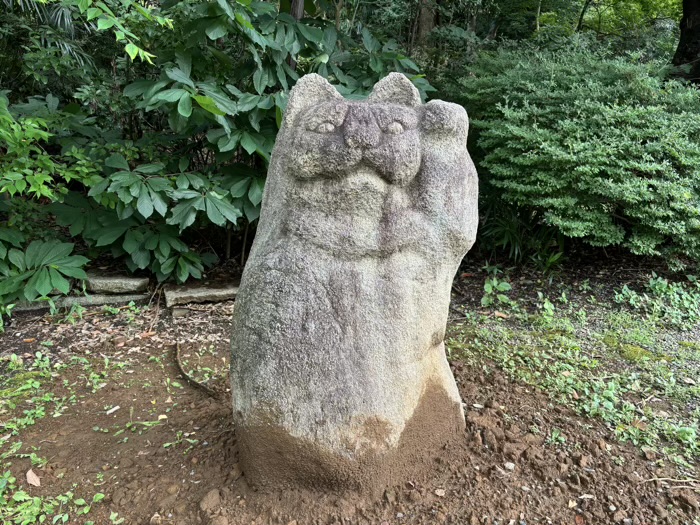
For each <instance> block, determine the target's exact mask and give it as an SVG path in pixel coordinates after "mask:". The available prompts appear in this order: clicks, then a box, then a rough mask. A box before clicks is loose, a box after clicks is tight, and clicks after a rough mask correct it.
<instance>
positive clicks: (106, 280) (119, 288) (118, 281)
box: [86, 274, 148, 293]
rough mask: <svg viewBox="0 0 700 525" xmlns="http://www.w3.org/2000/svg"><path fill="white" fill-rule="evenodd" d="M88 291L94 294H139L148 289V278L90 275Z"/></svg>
mask: <svg viewBox="0 0 700 525" xmlns="http://www.w3.org/2000/svg"><path fill="white" fill-rule="evenodd" d="M86 286H87V289H88V290H89V291H90V292H94V293H138V292H145V291H146V290H147V289H148V277H129V276H125V275H111V276H106V275H94V274H88V279H87V284H86Z"/></svg>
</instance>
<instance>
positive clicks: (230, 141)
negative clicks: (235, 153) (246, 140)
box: [216, 131, 241, 153]
mask: <svg viewBox="0 0 700 525" xmlns="http://www.w3.org/2000/svg"><path fill="white" fill-rule="evenodd" d="M240 138H241V133H240V132H239V131H236V132H234V133H231V136H230V137H226V136H224V137H222V138H221V139H219V141H218V142H217V144H216V145H217V146H218V148H219V151H220V152H222V153H224V152H226V151H231V150H233V149H235V148H236V146H238V141H239V140H240Z"/></svg>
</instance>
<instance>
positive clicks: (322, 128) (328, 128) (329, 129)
mask: <svg viewBox="0 0 700 525" xmlns="http://www.w3.org/2000/svg"><path fill="white" fill-rule="evenodd" d="M314 131H318V132H319V133H333V132H334V131H335V126H334V125H333V124H331V123H330V122H323V123H322V124H319V125H318V126H316V129H314Z"/></svg>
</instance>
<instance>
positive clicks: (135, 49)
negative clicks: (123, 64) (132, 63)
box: [124, 42, 139, 60]
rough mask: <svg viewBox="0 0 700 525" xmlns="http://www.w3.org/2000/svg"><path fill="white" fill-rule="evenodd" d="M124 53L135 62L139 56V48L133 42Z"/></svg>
mask: <svg viewBox="0 0 700 525" xmlns="http://www.w3.org/2000/svg"><path fill="white" fill-rule="evenodd" d="M124 51H126V53H127V55H129V56H130V57H131V60H135V59H136V56H137V55H138V54H139V48H138V47H137V46H135V45H134V44H132V43H131V42H129V43H128V44H127V45H126V46H124Z"/></svg>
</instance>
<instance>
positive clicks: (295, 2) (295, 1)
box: [289, 0, 304, 70]
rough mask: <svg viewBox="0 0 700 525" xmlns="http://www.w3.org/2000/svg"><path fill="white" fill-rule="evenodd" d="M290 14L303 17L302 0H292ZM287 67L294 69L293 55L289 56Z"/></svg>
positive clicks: (296, 18)
mask: <svg viewBox="0 0 700 525" xmlns="http://www.w3.org/2000/svg"><path fill="white" fill-rule="evenodd" d="M289 14H290V15H292V16H293V17H294V19H295V20H301V19H302V18H303V17H304V0H292V6H291V9H290V13H289ZM289 67H291V68H292V69H294V70H296V68H297V61H296V60H294V57H292V56H290V57H289Z"/></svg>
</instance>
